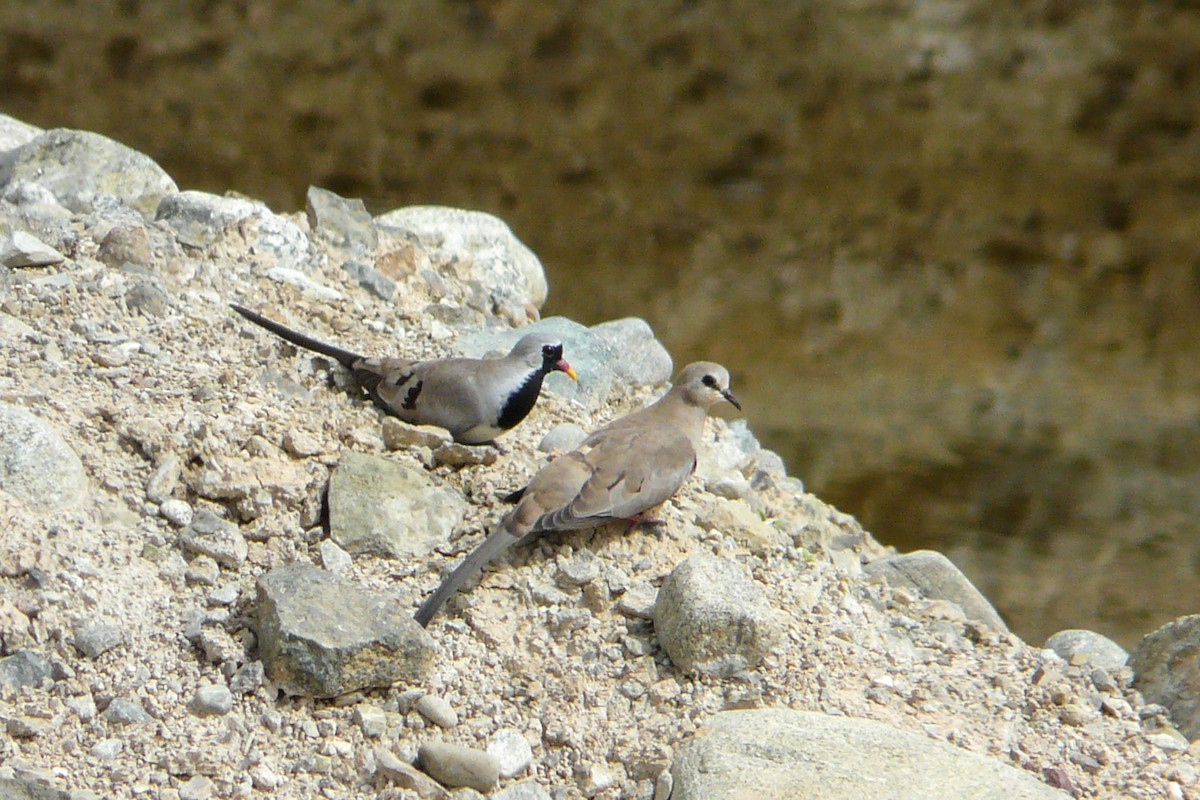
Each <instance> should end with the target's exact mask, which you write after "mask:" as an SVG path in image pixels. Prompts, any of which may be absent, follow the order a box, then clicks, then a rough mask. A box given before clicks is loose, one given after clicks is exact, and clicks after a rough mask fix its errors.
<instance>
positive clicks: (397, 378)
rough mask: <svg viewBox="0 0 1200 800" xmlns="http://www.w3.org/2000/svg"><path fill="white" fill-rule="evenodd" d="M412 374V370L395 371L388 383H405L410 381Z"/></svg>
mask: <svg viewBox="0 0 1200 800" xmlns="http://www.w3.org/2000/svg"><path fill="white" fill-rule="evenodd" d="M412 376H413V374H412V373H411V372H393V373H392V376H391V377H390V378H388V383H390V384H391V385H392V386H401V385H403V384H405V383H408V381H409V379H410V378H412Z"/></svg>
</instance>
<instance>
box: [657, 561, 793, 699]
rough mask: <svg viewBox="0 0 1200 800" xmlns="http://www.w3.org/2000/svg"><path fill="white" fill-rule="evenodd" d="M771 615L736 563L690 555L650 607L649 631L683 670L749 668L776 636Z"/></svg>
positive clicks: (732, 671)
mask: <svg viewBox="0 0 1200 800" xmlns="http://www.w3.org/2000/svg"><path fill="white" fill-rule="evenodd" d="M773 616H774V612H773V611H772V610H771V608H770V607H769V606H768V605H767V603H766V600H765V598H764V597H763V594H762V591H761V590H760V589H759V588H758V587H757V586H756V585H755V583H754V581H752V580H751V579H750V578H748V577H746V574H745V572H744V571H743V570H742V568H741V567H739V566H738V565H736V564H733V563H730V562H729V561H726V560H724V559H721V558H717V557H715V556H710V555H698V556H691V557H690V558H688V559H687V560H685V561H683V562H682V563H680V564H679V566H677V567H675V569H673V570H671V574H670V575H668V576H667V580H666V581H665V582H664V583H663V585H662V588H661V589H659V591H658V599H657V601H656V602H655V605H654V631H655V634H656V635H657V636H658V641H659V642H660V643H661V644H662V646H663V649H664V650H666V651H667V655H669V656H670V657H671V661H672V662H673V663H674V664H675V665H676V666H678V667H679V668H680V669H681V670H684V671H685V672H693V671H698V672H703V673H707V674H711V675H734V674H736V673H739V672H744V671H746V670H750V669H754V667H755V666H757V665H758V663H759V662H760V661H762V658H763V656H764V655H765V654H766V652H767V650H768V649H769V648H770V647H771V645H772V644H773V643H774V640H775V639H776V638H777V635H778V630H777V627H776V625H775V620H774V619H773Z"/></svg>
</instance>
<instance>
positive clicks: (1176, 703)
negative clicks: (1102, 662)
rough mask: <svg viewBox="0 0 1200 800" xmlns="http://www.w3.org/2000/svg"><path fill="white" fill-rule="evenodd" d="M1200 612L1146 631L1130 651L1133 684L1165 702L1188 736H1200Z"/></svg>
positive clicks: (1197, 737)
mask: <svg viewBox="0 0 1200 800" xmlns="http://www.w3.org/2000/svg"><path fill="white" fill-rule="evenodd" d="M1198 659H1200V614H1193V615H1191V616H1187V617H1180V618H1179V619H1177V620H1174V621H1172V622H1168V623H1167V624H1166V625H1164V626H1162V627H1161V628H1159V629H1158V630H1156V631H1154V632H1153V633H1149V634H1147V635H1146V636H1145V637H1144V638H1143V639H1142V641H1140V642H1138V645H1137V647H1135V648H1134V649H1133V652H1132V653H1130V654H1129V662H1128V663H1129V666H1130V668H1131V669H1132V670H1133V685H1134V686H1135V687H1137V689H1138V690H1139V691H1141V693H1142V694H1143V695H1145V697H1146V699H1147V700H1148V701H1150V702H1151V703H1158V704H1160V705H1162V706H1164V707H1165V708H1166V709H1167V710H1168V711H1169V712H1170V715H1171V721H1172V722H1174V723H1175V726H1176V727H1177V728H1178V729H1179V731H1180V732H1181V733H1182V734H1183V735H1184V736H1186V737H1187V738H1188V739H1193V740H1194V739H1200V672H1198V671H1197V669H1196V664H1197V661H1198Z"/></svg>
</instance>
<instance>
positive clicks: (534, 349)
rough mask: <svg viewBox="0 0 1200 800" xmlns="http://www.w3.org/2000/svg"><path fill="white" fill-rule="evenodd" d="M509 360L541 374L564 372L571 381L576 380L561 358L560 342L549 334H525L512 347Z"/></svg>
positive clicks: (561, 348) (572, 371)
mask: <svg viewBox="0 0 1200 800" xmlns="http://www.w3.org/2000/svg"><path fill="white" fill-rule="evenodd" d="M508 357H509V358H514V359H518V360H520V361H522V362H523V363H525V364H528V365H529V367H530V369H540V370H541V371H542V372H543V373H548V372H554V371H555V370H557V371H558V372H565V373H567V376H568V377H570V378H571V380H577V377H576V375H575V370H574V369H572V368H571V365H570V364H568V363H567V360H566V359H565V358H563V345H562V340H561V339H559V338H558V337H557V336H553V335H551V334H549V333H527V334H525V335H524V336H522V337H521V338H520V340H519V341H518V342H517V343H516V344H515V345H513V349H512V350H511V351H509V354H508Z"/></svg>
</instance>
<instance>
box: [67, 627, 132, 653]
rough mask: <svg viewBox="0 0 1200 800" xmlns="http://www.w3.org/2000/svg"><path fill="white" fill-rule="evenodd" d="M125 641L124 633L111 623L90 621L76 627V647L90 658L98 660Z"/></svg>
mask: <svg viewBox="0 0 1200 800" xmlns="http://www.w3.org/2000/svg"><path fill="white" fill-rule="evenodd" d="M124 641H125V633H124V631H123V630H122V629H121V628H120V626H118V625H115V624H113V623H111V622H105V621H103V620H95V619H89V620H83V621H81V622H79V623H77V624H76V625H75V647H76V649H78V650H79V652H81V653H83V654H84V655H85V656H87V657H88V658H96V657H97V656H99V655H100V654H101V653H105V652H107V651H109V650H111V649H113V648H114V647H116V646H117V645H119V644H121V643H122V642H124Z"/></svg>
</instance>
